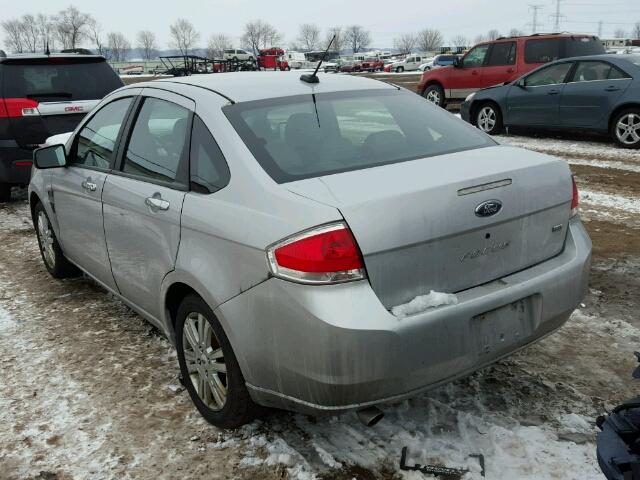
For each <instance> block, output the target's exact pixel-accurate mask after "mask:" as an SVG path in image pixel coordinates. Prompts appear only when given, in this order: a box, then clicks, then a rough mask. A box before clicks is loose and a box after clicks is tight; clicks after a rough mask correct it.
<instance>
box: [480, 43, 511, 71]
mask: <svg viewBox="0 0 640 480" xmlns="http://www.w3.org/2000/svg"><path fill="white" fill-rule="evenodd" d="M515 63H516V42H502V43H494V44H493V47H492V48H491V53H489V60H488V62H487V65H489V66H500V65H513V64H515Z"/></svg>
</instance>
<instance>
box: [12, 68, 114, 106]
mask: <svg viewBox="0 0 640 480" xmlns="http://www.w3.org/2000/svg"><path fill="white" fill-rule="evenodd" d="M52 60H53V59H52ZM55 60H57V62H56V63H51V62H48V61H47V60H45V61H42V60H38V61H29V62H20V63H18V62H16V63H9V62H7V63H3V64H2V72H3V82H2V83H3V89H4V97H5V98H35V99H37V100H40V101H59V100H99V99H101V98H102V97H104V96H105V95H106V94H108V93H110V92H112V91H114V90H115V89H117V88H120V87H122V85H123V83H122V80H120V77H118V75H117V74H116V73H115V72H114V71H113V69H112V68H111V67H110V66H109V65H108V64H107V62H105V61H99V62H91V63H77V62H73V63H64V62H65V60H60V59H55ZM45 62H46V63H45ZM58 62H60V63H58Z"/></svg>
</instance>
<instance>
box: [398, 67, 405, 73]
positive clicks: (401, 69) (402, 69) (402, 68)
mask: <svg viewBox="0 0 640 480" xmlns="http://www.w3.org/2000/svg"><path fill="white" fill-rule="evenodd" d="M402 72H404V67H398V68H396V73H402Z"/></svg>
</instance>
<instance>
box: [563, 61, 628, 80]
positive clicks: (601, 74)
mask: <svg viewBox="0 0 640 480" xmlns="http://www.w3.org/2000/svg"><path fill="white" fill-rule="evenodd" d="M625 77H626V75H625V74H623V73H622V72H621V71H620V70H618V69H617V68H616V67H614V66H613V65H611V64H609V63H606V62H578V66H577V67H576V70H575V73H574V74H573V79H572V82H593V81H596V80H614V79H619V78H625Z"/></svg>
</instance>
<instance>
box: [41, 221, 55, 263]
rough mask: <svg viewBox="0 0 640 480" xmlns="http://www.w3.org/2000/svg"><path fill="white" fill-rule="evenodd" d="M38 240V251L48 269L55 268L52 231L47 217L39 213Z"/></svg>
mask: <svg viewBox="0 0 640 480" xmlns="http://www.w3.org/2000/svg"><path fill="white" fill-rule="evenodd" d="M38 239H39V240H40V249H41V250H42V256H43V257H44V261H45V262H47V265H48V266H49V268H55V266H56V253H55V250H54V248H53V231H52V230H51V224H49V219H48V218H47V215H46V214H45V213H44V212H43V211H41V212H40V213H38Z"/></svg>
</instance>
